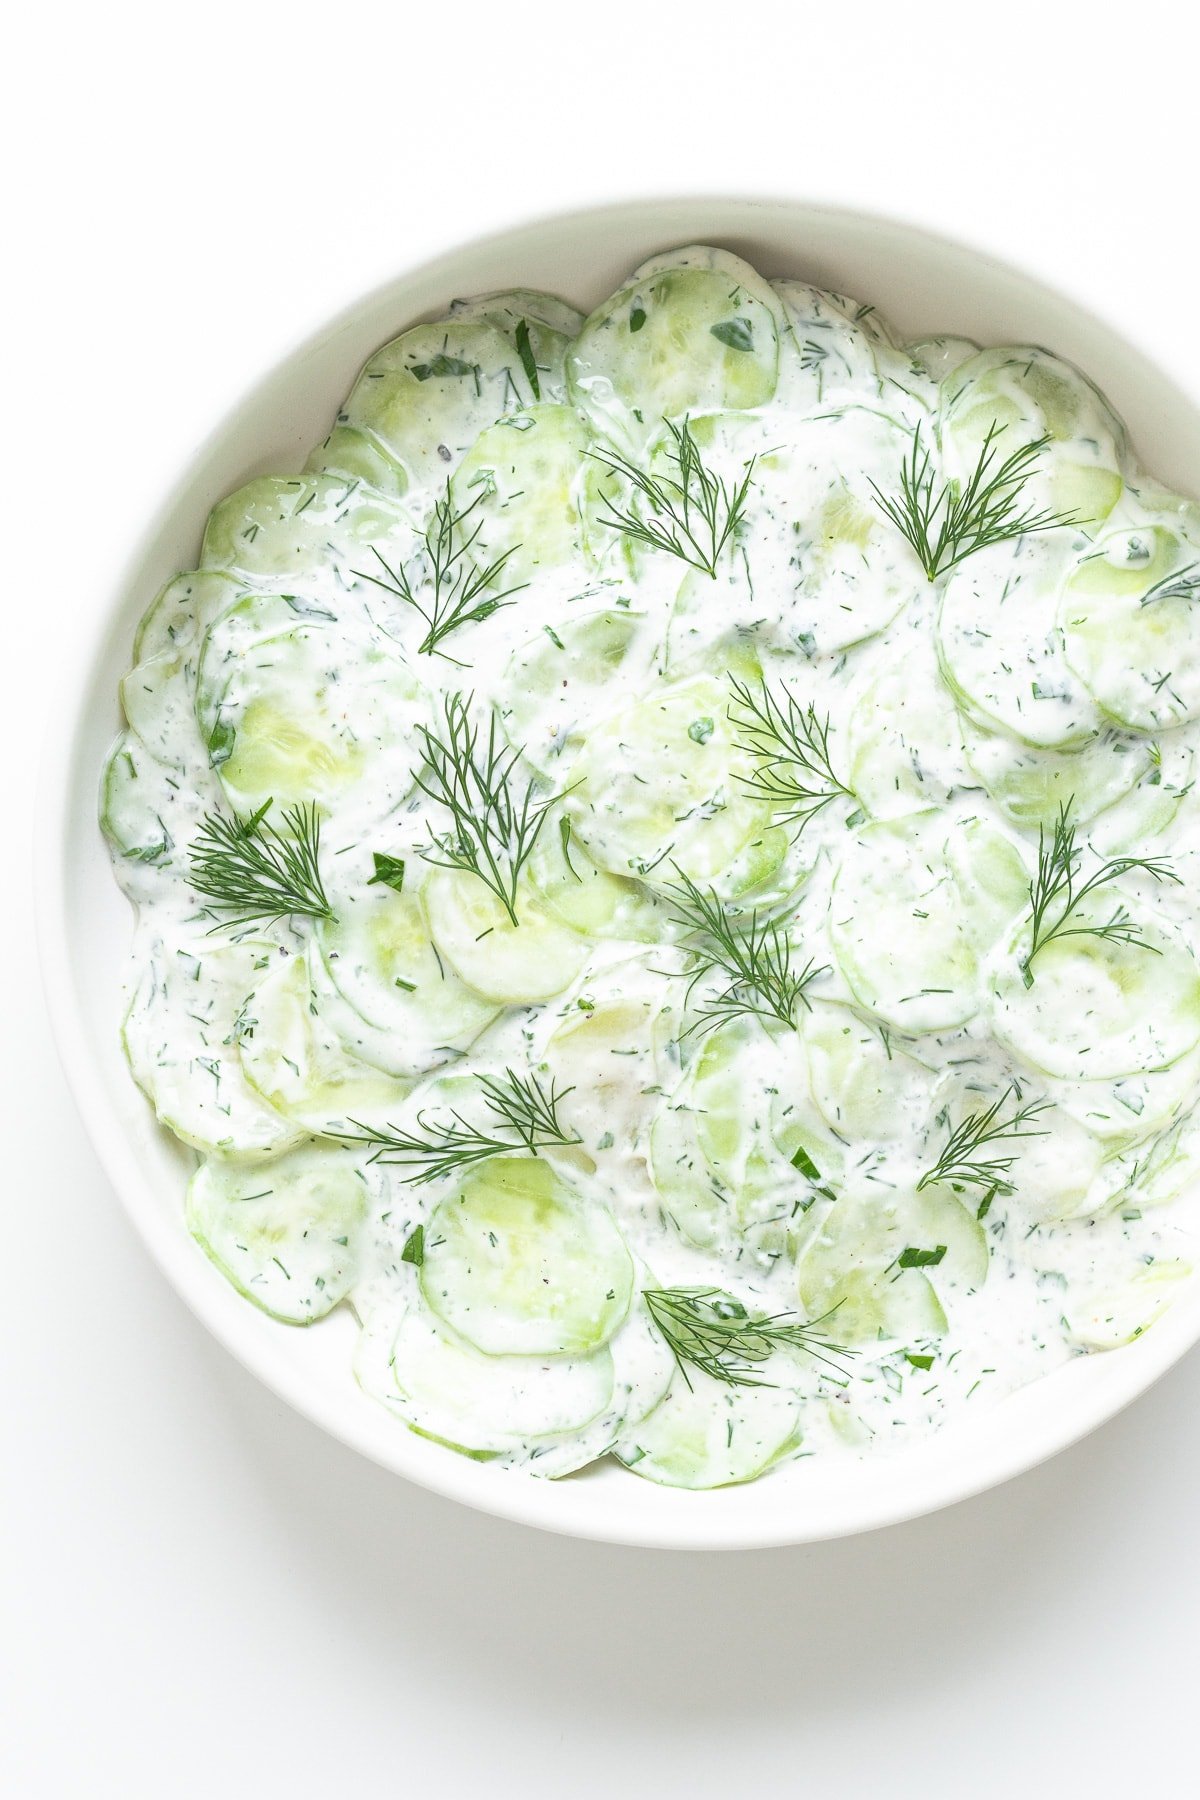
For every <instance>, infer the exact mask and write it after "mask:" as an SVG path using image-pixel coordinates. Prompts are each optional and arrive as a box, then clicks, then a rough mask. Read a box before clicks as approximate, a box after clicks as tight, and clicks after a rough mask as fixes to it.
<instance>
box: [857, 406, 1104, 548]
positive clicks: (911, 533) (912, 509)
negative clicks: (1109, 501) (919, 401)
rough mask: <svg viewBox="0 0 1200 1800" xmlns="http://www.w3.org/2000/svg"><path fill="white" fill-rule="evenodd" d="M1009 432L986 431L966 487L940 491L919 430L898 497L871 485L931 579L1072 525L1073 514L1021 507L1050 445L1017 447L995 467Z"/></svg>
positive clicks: (1044, 440) (947, 484) (1043, 440)
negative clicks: (1014, 541) (981, 553)
mask: <svg viewBox="0 0 1200 1800" xmlns="http://www.w3.org/2000/svg"><path fill="white" fill-rule="evenodd" d="M1007 429H1008V427H1007V426H1005V425H996V424H992V425H990V426H989V427H988V433H987V436H986V437H985V438H984V440H983V448H982V449H981V451H980V452H979V460H978V461H977V463H976V464H975V467H974V469H973V470H972V471H971V473H970V475H969V476H968V477H967V479H966V481H965V482H959V481H944V482H943V483H942V484H941V486H940V487H939V486H938V485H937V482H936V479H935V477H934V473H933V465H932V459H931V457H930V454H929V451H928V450H927V449H926V448H925V445H924V444H923V443H922V441H921V427H920V426H919V425H917V426H916V427H915V428H914V430H913V435H912V449H911V450H910V452H909V454H908V456H907V457H906V458H905V460H904V463H903V464H902V466H901V469H900V495H899V498H897V497H896V496H895V495H893V494H885V493H884V492H883V490H882V488H880V487H879V486H877V484H876V483H875V482H874V481H872V483H871V487H872V489H873V490H874V494H875V500H876V504H877V505H878V507H879V509H880V511H881V512H882V513H883V514H884V515H885V517H886V518H888V519H890V521H891V523H892V524H893V525H894V526H895V527H896V529H897V531H899V532H900V533H901V534H902V535H903V536H904V537H906V538H907V539H908V541H909V543H910V544H911V545H912V547H913V550H914V551H915V552H916V555H917V558H918V560H919V562H920V564H921V567H922V568H923V569H924V571H925V573H926V575H927V576H928V577H929V579H930V581H936V580H937V578H938V576H939V575H944V574H945V573H946V572H947V570H948V569H953V568H954V567H955V566H956V565H957V564H958V563H960V562H963V561H964V560H965V558H966V557H968V556H973V555H974V554H975V552H976V551H977V550H984V549H986V548H987V547H988V546H989V545H991V544H1003V543H1007V542H1008V540H1009V539H1010V538H1018V537H1024V536H1026V535H1027V534H1028V533H1030V532H1034V531H1051V530H1053V529H1054V527H1055V526H1058V525H1073V524H1074V523H1075V519H1074V515H1073V514H1071V513H1057V512H1051V511H1048V510H1043V511H1041V512H1039V511H1037V510H1036V509H1035V508H1033V507H1026V508H1024V510H1022V509H1021V508H1020V505H1019V502H1020V497H1021V491H1022V489H1023V487H1024V485H1025V483H1026V481H1027V480H1028V479H1029V476H1030V475H1031V474H1032V473H1033V468H1034V464H1035V463H1036V462H1037V459H1038V457H1039V456H1040V455H1041V453H1042V451H1043V450H1044V449H1045V448H1046V446H1047V444H1048V443H1049V442H1050V439H1049V438H1048V437H1040V438H1037V439H1035V440H1034V442H1033V443H1031V444H1022V445H1021V446H1020V448H1019V449H1017V450H1014V451H1013V452H1012V455H1011V456H1006V457H1005V458H1004V460H1003V462H1000V463H999V464H997V461H996V459H997V457H998V456H999V451H998V449H997V448H996V439H997V438H998V437H999V436H1000V435H1001V433H1002V432H1004V431H1006V430H1007Z"/></svg>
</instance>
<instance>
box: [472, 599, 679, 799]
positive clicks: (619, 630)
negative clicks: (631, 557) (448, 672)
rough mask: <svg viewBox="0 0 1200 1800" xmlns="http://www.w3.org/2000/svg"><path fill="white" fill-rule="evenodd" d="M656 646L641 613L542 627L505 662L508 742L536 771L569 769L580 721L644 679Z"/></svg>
mask: <svg viewBox="0 0 1200 1800" xmlns="http://www.w3.org/2000/svg"><path fill="white" fill-rule="evenodd" d="M653 649H654V644H653V639H652V637H651V634H650V633H649V632H648V631H647V629H646V620H645V617H644V615H643V614H641V613H634V612H631V611H625V610H618V609H612V610H609V611H604V612H572V613H570V614H568V616H567V617H566V618H564V619H562V620H561V621H560V622H559V623H557V624H555V625H554V626H552V627H550V628H547V627H545V626H543V627H542V629H541V630H540V631H539V632H538V634H537V636H536V637H534V638H531V639H530V640H529V641H528V642H527V643H525V644H523V645H522V646H521V647H520V649H518V650H517V651H516V653H515V654H514V656H513V658H512V660H511V661H510V663H509V665H508V693H509V710H508V712H507V714H506V716H505V728H506V730H507V731H508V734H509V736H510V738H512V740H513V742H514V743H518V744H520V745H521V747H522V749H523V750H524V752H525V754H526V755H527V756H528V758H529V760H530V762H531V763H532V764H533V765H534V767H535V768H537V769H542V770H547V769H551V768H552V769H555V770H557V769H559V768H562V767H567V766H569V765H570V763H571V762H572V761H573V760H574V758H575V756H576V755H577V754H578V752H579V749H580V746H581V744H582V741H583V740H582V735H581V733H580V730H579V727H580V725H581V723H582V722H583V720H585V719H590V718H591V717H592V716H593V714H594V712H595V709H596V707H597V705H598V704H600V703H602V702H603V701H604V699H605V698H606V697H607V696H608V694H609V693H610V692H611V691H612V690H613V689H614V688H617V687H618V686H619V685H622V684H623V683H624V682H625V681H627V680H629V679H631V678H633V679H636V678H638V677H640V679H641V681H642V682H643V683H644V682H645V681H646V680H647V679H648V677H649V674H650V669H649V661H650V656H651V654H652V652H653Z"/></svg>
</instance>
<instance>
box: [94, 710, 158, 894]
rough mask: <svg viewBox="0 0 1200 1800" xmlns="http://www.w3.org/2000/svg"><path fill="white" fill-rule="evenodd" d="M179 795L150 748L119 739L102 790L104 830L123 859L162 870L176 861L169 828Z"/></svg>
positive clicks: (135, 740) (129, 738)
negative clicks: (171, 814)
mask: <svg viewBox="0 0 1200 1800" xmlns="http://www.w3.org/2000/svg"><path fill="white" fill-rule="evenodd" d="M175 798H176V789H175V787H174V785H173V783H172V782H171V781H170V779H169V777H168V775H167V771H166V770H165V769H164V768H163V766H162V764H161V763H158V762H156V761H155V760H154V758H153V757H152V756H151V755H150V753H149V752H148V751H147V749H146V748H145V745H144V744H142V743H141V742H140V740H139V739H138V738H137V737H135V736H134V734H133V733H132V732H129V731H126V732H123V733H122V734H121V736H120V737H119V738H118V739H117V742H116V744H115V745H114V746H113V750H112V753H111V755H110V756H109V759H108V762H107V763H106V764H105V767H104V776H103V779H102V781H101V784H100V826H101V829H102V831H103V832H104V835H105V837H106V838H107V839H108V841H109V843H110V844H111V845H112V847H113V849H114V850H115V851H116V852H117V854H118V855H119V856H122V857H124V858H126V859H127V860H128V861H130V862H135V863H144V864H146V865H148V866H150V867H153V868H161V867H162V866H163V865H164V864H166V863H169V862H170V861H171V860H172V852H173V851H174V849H175V835H174V832H173V831H172V828H171V826H170V825H168V823H167V817H168V816H169V814H170V810H171V806H172V803H173V802H174V800H175Z"/></svg>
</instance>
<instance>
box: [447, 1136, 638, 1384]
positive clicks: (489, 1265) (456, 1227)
mask: <svg viewBox="0 0 1200 1800" xmlns="http://www.w3.org/2000/svg"><path fill="white" fill-rule="evenodd" d="M421 1291H422V1293H423V1294H424V1296H425V1299H426V1300H427V1302H428V1303H429V1305H430V1306H431V1307H432V1308H433V1310H434V1312H435V1313H436V1314H437V1315H438V1317H439V1318H440V1319H442V1320H443V1321H444V1322H445V1323H446V1324H447V1325H449V1326H450V1327H451V1329H452V1330H454V1331H457V1332H458V1333H459V1334H460V1336H462V1337H465V1338H466V1339H467V1340H468V1341H469V1342H470V1343H471V1344H473V1345H474V1347H475V1348H476V1349H477V1350H482V1351H483V1352H484V1353H485V1354H487V1355H514V1356H586V1355H590V1354H591V1352H593V1351H595V1350H598V1349H599V1348H600V1346H601V1345H602V1344H605V1343H607V1342H608V1340H609V1338H611V1337H612V1336H613V1334H614V1332H615V1331H616V1330H617V1329H618V1327H619V1326H620V1325H621V1323H622V1322H623V1320H624V1319H625V1317H626V1315H627V1313H628V1311H629V1305H630V1300H631V1297H632V1293H633V1262H632V1260H631V1258H630V1255H629V1251H628V1249H627V1248H626V1246H625V1241H624V1239H623V1238H622V1236H621V1233H620V1231H619V1230H618V1229H617V1226H616V1225H615V1223H614V1222H613V1219H612V1215H611V1214H610V1213H609V1212H608V1211H607V1210H606V1208H605V1207H603V1206H601V1205H600V1204H599V1202H598V1201H595V1200H591V1199H588V1198H586V1197H585V1196H584V1195H583V1194H582V1193H580V1192H579V1191H577V1190H576V1189H575V1188H573V1187H572V1186H571V1185H570V1184H569V1183H568V1182H567V1181H566V1179H565V1178H564V1177H563V1176H562V1175H560V1174H558V1173H556V1171H555V1170H553V1169H552V1168H551V1167H550V1165H549V1163H547V1162H545V1161H543V1160H536V1159H534V1158H531V1157H518V1156H513V1157H499V1158H496V1159H495V1160H493V1161H491V1162H489V1163H485V1164H482V1165H480V1166H479V1167H478V1168H477V1169H475V1170H473V1171H472V1172H471V1173H470V1174H468V1175H467V1176H466V1178H465V1179H464V1180H463V1182H462V1183H461V1185H460V1186H459V1188H458V1190H457V1192H456V1193H455V1194H453V1195H452V1196H451V1197H450V1198H449V1199H447V1200H444V1201H442V1203H441V1205H440V1206H438V1207H437V1209H436V1210H435V1212H434V1213H433V1216H432V1217H431V1219H430V1221H429V1224H428V1225H427V1227H426V1230H425V1251H424V1261H423V1263H422V1264H421Z"/></svg>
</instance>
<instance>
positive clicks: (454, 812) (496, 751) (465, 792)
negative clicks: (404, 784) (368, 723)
mask: <svg viewBox="0 0 1200 1800" xmlns="http://www.w3.org/2000/svg"><path fill="white" fill-rule="evenodd" d="M471 698H472V696H470V695H468V696H467V697H466V699H464V698H463V696H462V695H461V694H450V695H448V696H447V698H446V699H445V701H444V703H443V710H444V716H445V730H444V733H443V734H442V735H441V736H439V735H438V734H437V732H435V731H433V730H431V729H430V728H429V726H427V725H422V726H420V727H419V728H418V729H419V730H420V733H421V738H422V743H423V747H424V751H425V766H424V768H423V769H422V770H420V771H418V773H417V775H416V777H415V780H416V785H417V786H418V787H419V788H420V789H421V792H422V793H424V794H427V795H428V796H429V798H430V799H431V800H434V801H436V802H437V803H438V805H439V806H444V807H445V808H446V811H447V812H448V813H449V814H450V821H451V822H450V828H449V829H448V830H447V831H444V832H440V833H437V834H434V835H433V836H432V841H431V842H430V843H429V844H427V845H426V846H425V847H424V848H423V849H422V850H421V852H420V854H421V855H422V856H423V857H424V858H425V860H426V861H427V862H431V863H437V864H438V865H439V866H440V867H442V868H446V869H463V870H465V871H466V872H467V873H468V874H470V875H477V876H478V877H479V879H480V881H482V882H483V884H484V886H485V887H487V888H489V889H490V890H491V892H492V893H493V894H495V896H496V898H497V900H499V902H500V904H501V906H503V908H504V910H505V912H506V913H507V914H508V916H509V918H510V919H511V921H512V923H513V924H514V925H519V924H520V920H519V919H518V918H517V883H518V881H519V880H520V877H521V870H522V869H523V868H524V867H525V864H526V862H527V861H528V860H529V857H530V856H531V854H532V852H533V847H534V845H535V844H536V843H537V840H538V834H539V832H540V831H541V829H542V826H543V825H544V824H545V822H546V814H547V812H548V811H549V810H550V808H551V807H552V806H554V805H555V804H556V802H557V801H558V800H559V799H561V795H559V794H548V795H546V796H544V797H543V798H541V799H538V798H536V797H535V793H534V790H535V787H536V782H534V781H532V780H531V781H527V782H526V783H525V786H524V789H523V790H522V789H521V788H520V787H519V785H518V783H517V781H516V780H515V779H514V777H515V771H516V765H517V762H518V761H519V759H520V756H521V752H520V750H519V749H513V748H511V746H509V745H507V744H506V743H504V742H503V741H502V739H501V736H500V729H499V724H498V721H497V719H496V715H495V713H494V712H493V713H492V714H491V716H490V718H489V720H488V726H487V732H486V735H484V733H483V732H482V731H481V729H480V727H479V726H478V725H476V724H475V723H474V722H473V721H472V719H471V716H470V712H469V710H468V709H469V707H470V704H471Z"/></svg>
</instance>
